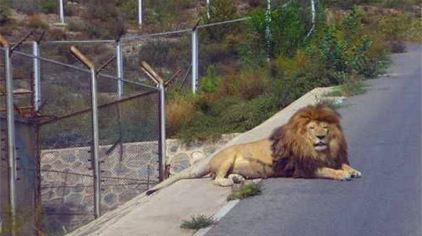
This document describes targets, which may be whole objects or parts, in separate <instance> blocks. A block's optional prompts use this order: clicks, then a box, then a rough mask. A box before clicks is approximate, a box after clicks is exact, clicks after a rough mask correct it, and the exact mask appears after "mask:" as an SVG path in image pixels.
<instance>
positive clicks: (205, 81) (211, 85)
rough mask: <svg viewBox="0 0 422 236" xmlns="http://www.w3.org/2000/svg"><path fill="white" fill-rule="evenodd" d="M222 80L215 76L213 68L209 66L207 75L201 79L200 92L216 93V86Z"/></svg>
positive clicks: (215, 72)
mask: <svg viewBox="0 0 422 236" xmlns="http://www.w3.org/2000/svg"><path fill="white" fill-rule="evenodd" d="M222 79H223V78H222V77H221V76H218V75H217V70H216V68H215V66H209V67H208V69H207V75H206V76H204V77H202V78H201V87H200V88H201V91H203V92H206V93H213V92H215V91H217V88H218V85H219V83H220V81H221V80H222Z"/></svg>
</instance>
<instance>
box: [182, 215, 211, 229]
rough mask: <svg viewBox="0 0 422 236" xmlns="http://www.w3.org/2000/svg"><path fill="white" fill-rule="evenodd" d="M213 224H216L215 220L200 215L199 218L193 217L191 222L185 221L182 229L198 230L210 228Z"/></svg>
mask: <svg viewBox="0 0 422 236" xmlns="http://www.w3.org/2000/svg"><path fill="white" fill-rule="evenodd" d="M213 224H215V220H214V218H212V217H209V216H204V215H199V216H192V218H191V220H184V221H183V223H182V224H181V225H180V228H182V229H193V230H198V229H202V228H206V227H209V226H211V225H213Z"/></svg>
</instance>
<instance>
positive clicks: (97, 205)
mask: <svg viewBox="0 0 422 236" xmlns="http://www.w3.org/2000/svg"><path fill="white" fill-rule="evenodd" d="M70 51H71V52H72V54H73V55H75V56H76V58H78V59H79V60H80V61H81V62H82V63H84V64H85V65H86V67H88V68H89V69H90V72H91V110H92V114H91V115H92V116H91V119H92V145H91V156H92V158H91V163H92V171H93V175H94V215H95V218H98V217H100V216H101V171H100V160H99V157H100V155H99V154H100V152H99V145H100V143H99V135H98V133H99V130H98V103H97V71H96V70H95V65H94V63H93V62H92V61H91V60H90V59H88V58H87V57H86V56H85V55H84V54H82V53H81V52H80V51H79V50H78V49H77V48H76V47H74V46H72V47H70Z"/></svg>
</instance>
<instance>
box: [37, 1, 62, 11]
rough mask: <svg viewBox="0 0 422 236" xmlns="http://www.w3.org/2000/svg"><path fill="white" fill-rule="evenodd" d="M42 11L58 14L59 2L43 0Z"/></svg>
mask: <svg viewBox="0 0 422 236" xmlns="http://www.w3.org/2000/svg"><path fill="white" fill-rule="evenodd" d="M40 5H41V10H42V12H44V13H57V8H58V6H57V1H56V0H41V2H40Z"/></svg>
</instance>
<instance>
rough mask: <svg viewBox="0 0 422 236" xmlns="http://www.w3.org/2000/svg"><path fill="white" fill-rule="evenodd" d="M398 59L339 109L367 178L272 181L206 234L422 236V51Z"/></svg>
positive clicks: (414, 48)
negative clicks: (366, 88) (343, 180)
mask: <svg viewBox="0 0 422 236" xmlns="http://www.w3.org/2000/svg"><path fill="white" fill-rule="evenodd" d="M393 61H394V65H393V66H392V71H391V73H390V74H391V76H389V77H386V78H383V79H378V80H373V81H369V82H368V85H369V88H368V92H367V93H366V94H364V95H361V96H356V97H353V98H350V99H348V101H347V103H346V106H345V107H344V108H342V109H341V110H340V113H341V114H342V115H343V117H344V119H343V126H344V129H345V133H346V138H347V140H348V143H349V148H350V161H351V164H352V166H355V167H356V168H357V169H359V170H361V171H362V172H363V178H361V179H357V180H353V181H351V182H335V181H330V180H300V179H281V178H280V179H269V180H267V181H265V184H264V188H265V189H264V193H263V194H262V195H261V196H257V197H254V198H251V199H246V200H243V201H241V202H240V203H239V204H238V205H237V206H236V207H235V208H234V209H233V210H232V211H231V212H230V213H229V214H228V215H226V217H224V218H223V219H222V220H221V221H220V222H219V223H218V224H217V225H216V226H215V227H214V228H213V229H211V230H210V231H209V233H208V234H207V235H208V236H212V235H242V236H246V235H299V236H306V235H324V236H326V235H356V236H358V235H380V236H381V235H382V236H385V235H391V236H396V235H421V169H422V166H421V78H422V75H421V47H420V46H410V47H409V52H408V53H405V54H399V55H394V56H393Z"/></svg>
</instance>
